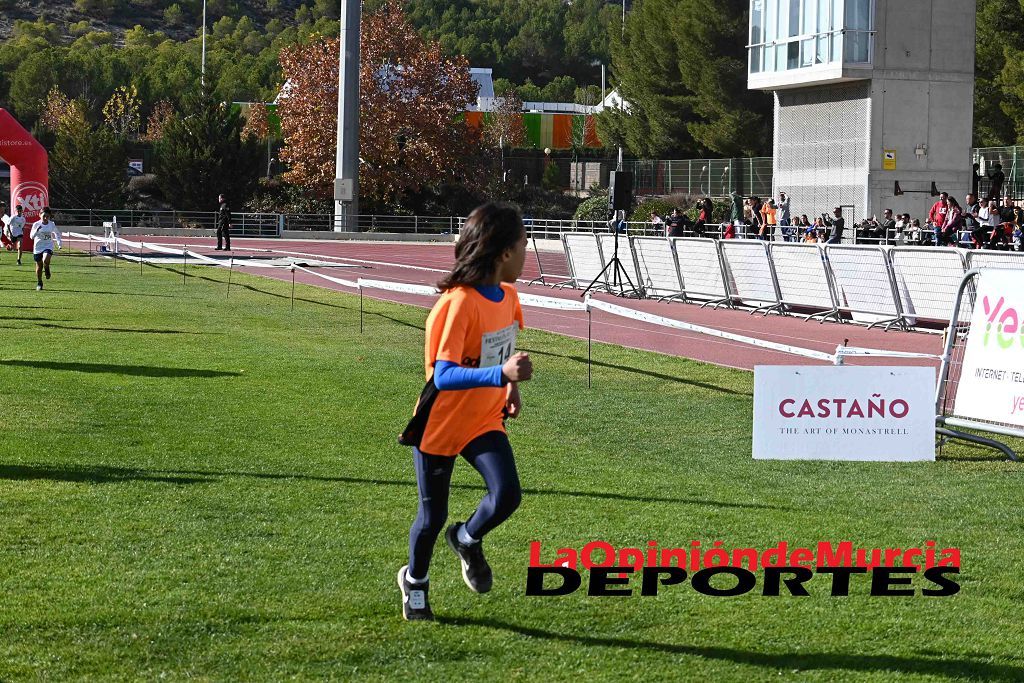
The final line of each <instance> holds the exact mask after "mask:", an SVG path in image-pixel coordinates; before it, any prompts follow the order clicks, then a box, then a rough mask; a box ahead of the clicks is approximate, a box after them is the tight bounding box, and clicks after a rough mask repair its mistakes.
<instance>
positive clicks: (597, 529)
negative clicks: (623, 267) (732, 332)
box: [0, 254, 1024, 681]
mask: <svg viewBox="0 0 1024 683" xmlns="http://www.w3.org/2000/svg"><path fill="white" fill-rule="evenodd" d="M30 270H31V269H30V267H29V266H28V265H26V266H24V267H22V268H20V269H19V268H16V267H15V266H14V265H13V259H12V258H10V256H9V255H8V254H3V258H2V261H0V294H2V297H0V327H2V328H3V335H2V338H3V351H2V352H0V387H2V403H3V414H4V417H5V418H6V419H5V420H4V425H3V428H2V430H0V453H2V456H0V458H2V459H0V511H2V518H0V567H2V569H0V600H2V605H3V609H0V680H4V681H7V680H24V679H47V680H67V679H84V678H88V679H121V680H129V679H131V680H135V679H155V678H158V677H159V678H166V679H169V680H181V679H186V678H188V679H200V680H277V679H284V678H293V677H294V678H299V679H324V678H333V679H360V680H402V679H417V680H420V679H422V680H476V679H487V680H503V679H521V680H621V679H643V680H650V681H663V680H723V681H725V680H743V681H759V680H769V679H770V680H802V681H834V680H857V681H865V680H867V681H889V680H893V679H897V678H898V679H901V680H911V681H925V680H983V679H989V680H1004V681H1011V680H1024V655H1022V652H1024V629H1022V628H1021V626H1020V620H1021V617H1020V614H1021V605H1022V595H1024V591H1022V579H1021V577H1022V572H1021V558H1022V557H1024V541H1022V531H1024V528H1022V522H1021V514H1020V508H1021V491H1022V489H1024V477H1022V474H1021V473H1022V471H1024V470H1022V466H1021V465H1018V464H1012V463H1004V462H1002V461H1000V459H999V458H998V457H997V455H995V454H993V453H991V452H988V451H984V450H980V449H975V448H967V447H956V448H947V449H946V451H945V457H944V458H943V459H941V460H940V461H939V462H937V463H929V464H909V465H908V464H854V463H792V462H753V461H752V459H751V457H750V441H751V428H750V419H751V403H752V397H751V392H752V385H753V377H752V375H751V374H749V373H744V372H739V371H734V370H727V369H722V368H718V367H712V366H706V365H701V364H698V363H695V362H691V361H687V360H683V359H677V358H670V357H665V356H660V355H656V354H649V353H641V352H636V351H630V350H623V349H618V348H614V347H609V346H601V345H597V346H595V360H596V361H597V365H596V366H595V368H594V388H593V389H590V390H588V389H587V387H586V377H587V372H586V364H585V360H586V353H587V349H586V344H585V343H584V342H580V341H577V340H571V339H565V338H561V337H557V336H554V335H551V334H546V333H542V332H536V331H527V332H525V333H524V334H523V335H522V337H521V343H520V346H521V347H525V349H526V350H528V351H530V352H531V353H532V355H533V358H534V363H535V368H536V379H535V380H534V381H532V382H530V383H529V384H527V385H524V387H523V395H524V401H525V411H524V416H523V417H522V419H521V420H519V421H518V422H516V423H514V424H512V425H511V427H510V435H511V439H512V443H513V446H514V448H515V450H516V454H517V460H518V464H519V470H520V474H521V477H522V480H523V486H524V489H525V492H524V500H523V505H522V507H521V508H520V510H519V511H518V512H517V513H516V515H515V516H513V518H512V519H511V520H510V521H509V522H508V523H507V524H505V525H503V526H502V527H500V528H499V529H498V530H497V531H495V532H494V533H493V534H492V535H491V536H489V537H488V539H487V553H488V556H489V558H490V561H491V564H492V566H493V567H494V571H495V588H494V590H493V591H492V592H491V593H489V594H488V595H485V596H478V595H474V594H471V593H470V592H469V591H468V590H467V589H466V587H465V586H464V585H463V583H462V580H461V578H460V577H459V574H458V565H457V562H456V561H455V560H454V556H452V555H451V553H450V552H449V551H448V549H447V548H446V547H444V546H443V545H439V546H438V548H437V551H436V554H435V561H434V564H433V566H432V567H431V578H432V585H431V602H432V605H433V608H434V612H435V613H436V615H437V616H438V621H437V622H435V623H426V624H425V623H412V624H410V623H405V622H403V621H402V619H401V616H400V603H399V594H398V590H397V587H396V585H395V573H396V571H397V570H398V567H399V566H401V565H402V564H404V562H405V556H406V548H407V538H408V528H409V524H410V522H411V520H412V518H413V516H414V514H415V504H416V492H415V485H414V475H413V471H412V466H411V460H410V456H409V453H408V452H407V450H406V449H403V448H401V447H399V446H398V445H397V444H396V443H395V436H396V434H397V433H398V432H399V431H400V430H401V428H402V427H403V426H404V423H405V420H406V419H407V417H408V414H409V412H410V410H411V406H412V403H413V401H414V399H415V397H416V395H417V394H418V391H419V389H420V386H421V384H422V335H423V332H422V326H423V323H424V321H425V318H426V311H425V310H423V309H417V308H412V307H405V306H399V305H392V304H387V303H382V302H378V301H368V302H367V316H366V326H365V332H364V333H363V334H362V335H360V333H359V317H358V299H357V298H355V297H354V296H349V295H345V294H339V293H337V292H328V291H325V290H320V289H315V288H310V287H301V286H300V287H299V288H298V289H297V300H296V305H295V310H294V312H293V311H291V310H290V302H289V296H288V295H289V291H290V287H289V285H288V284H287V283H282V282H275V281H270V280H264V279H259V278H255V277H247V276H239V275H237V274H236V275H235V277H234V282H235V284H234V285H233V287H232V290H231V296H230V298H226V297H225V293H226V287H225V285H224V282H225V279H226V276H227V274H226V272H223V271H214V270H211V269H200V268H191V269H189V274H190V275H191V277H189V278H188V282H187V284H184V285H183V284H182V277H181V275H180V273H178V274H176V273H174V272H170V271H169V270H165V269H160V268H153V267H146V269H145V270H144V272H142V273H140V270H139V267H138V266H137V265H134V266H133V265H128V264H125V263H119V264H118V266H117V268H114V267H113V265H112V263H111V262H110V261H108V260H101V259H98V258H97V259H91V260H90V259H88V258H86V257H83V256H77V257H70V256H68V255H67V254H58V256H57V257H56V258H55V263H54V271H55V273H54V280H52V281H51V282H49V283H48V285H47V289H46V290H45V291H43V292H35V291H33V290H32V286H33V284H34V283H33V278H32V275H31V272H30ZM527 316H529V310H527ZM527 319H528V321H529V318H527ZM454 484H455V488H454V489H453V495H452V500H451V514H452V519H453V520H455V519H464V518H465V517H466V516H467V515H468V514H469V513H470V512H471V511H472V509H473V507H474V505H475V502H476V500H477V499H478V498H479V497H480V496H481V495H482V492H483V490H482V487H481V482H480V480H479V477H478V476H477V474H476V473H475V472H474V471H473V470H472V468H470V467H469V466H468V465H466V464H465V463H460V464H459V466H458V467H457V468H456V473H455V478H454ZM594 539H601V540H606V541H609V542H611V543H613V544H615V545H617V546H637V545H640V546H641V547H642V546H643V545H644V544H645V543H646V542H647V541H648V540H652V539H653V540H657V541H659V542H660V543H661V544H662V546H686V545H688V544H689V542H690V541H691V540H693V539H696V540H700V541H701V542H702V543H703V544H705V545H710V544H711V542H712V541H714V540H723V541H725V544H726V546H727V547H745V546H754V547H761V548H766V547H769V546H772V545H774V544H776V543H778V542H779V541H782V540H785V541H787V542H789V543H790V545H792V546H798V545H810V546H813V545H814V544H816V543H817V542H818V541H823V540H829V541H839V540H851V541H853V542H854V544H855V545H858V546H863V547H908V546H921V545H922V544H923V543H924V542H925V541H926V540H929V539H930V540H934V541H936V542H938V544H939V546H958V547H960V548H961V550H962V554H963V570H962V574H961V575H960V579H959V580H960V582H961V585H962V590H961V592H960V594H959V595H956V596H954V597H950V598H924V597H920V596H917V597H908V598H881V597H874V598H873V597H869V596H868V595H867V590H866V589H857V590H855V591H854V595H852V596H850V597H847V598H833V597H829V596H828V586H827V584H822V583H818V581H817V579H815V581H812V582H811V583H810V584H809V588H810V589H811V593H812V595H811V596H810V597H803V598H794V597H778V598H768V597H763V596H761V595H760V594H759V591H755V592H754V593H752V594H749V595H745V596H741V597H735V598H712V597H706V596H702V595H700V594H698V593H696V592H694V590H693V589H692V588H690V586H689V585H688V584H686V585H682V586H674V587H671V588H667V589H664V591H663V592H662V594H661V595H660V596H658V597H644V598H641V597H639V595H634V596H633V597H628V598H607V597H606V598H598V597H588V596H587V595H586V594H585V591H584V590H580V591H578V592H576V593H575V594H573V595H571V596H566V597H561V598H541V597H527V596H526V595H525V583H526V567H527V560H528V543H529V542H530V541H531V540H539V541H542V542H543V544H544V546H545V548H546V549H547V551H548V552H550V551H552V550H553V549H554V548H555V547H558V546H567V547H576V548H579V547H580V546H581V545H582V544H583V543H585V542H587V541H590V540H594ZM857 585H863V583H860V584H858V583H857V582H856V581H855V586H857Z"/></svg>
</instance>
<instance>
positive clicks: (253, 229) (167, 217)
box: [53, 209, 280, 237]
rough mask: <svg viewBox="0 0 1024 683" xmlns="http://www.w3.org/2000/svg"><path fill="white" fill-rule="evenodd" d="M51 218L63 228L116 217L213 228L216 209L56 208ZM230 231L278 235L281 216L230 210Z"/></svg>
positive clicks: (135, 223) (137, 223)
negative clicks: (231, 211) (120, 209)
mask: <svg viewBox="0 0 1024 683" xmlns="http://www.w3.org/2000/svg"><path fill="white" fill-rule="evenodd" d="M53 220H54V222H55V223H57V225H59V226H61V227H63V228H87V227H100V226H102V225H103V224H104V223H110V222H113V221H115V220H116V221H117V223H118V225H119V226H121V227H122V228H153V229H157V230H162V229H185V230H202V229H206V230H214V229H216V227H217V212H216V211H142V210H132V209H125V210H123V211H115V210H108V209H55V210H54V216H53ZM231 220H232V224H233V228H232V230H231V234H232V235H237V236H239V237H277V236H278V235H279V234H280V232H279V230H280V219H279V216H278V214H276V213H232V214H231Z"/></svg>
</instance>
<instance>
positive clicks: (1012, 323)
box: [981, 296, 1024, 349]
mask: <svg viewBox="0 0 1024 683" xmlns="http://www.w3.org/2000/svg"><path fill="white" fill-rule="evenodd" d="M1005 304H1006V298H1005V297H1002V296H1001V297H999V301H997V302H996V303H995V304H993V303H992V302H991V301H990V300H989V298H988V297H987V296H985V297H982V299H981V306H982V310H984V312H985V321H986V322H985V336H984V337H983V338H982V345H983V346H985V347H987V346H988V345H989V341H990V340H993V339H994V340H995V342H996V344H997V345H998V346H999V348H1001V349H1008V348H1010V347H1011V346H1013V343H1014V341H1018V342H1020V345H1021V346H1024V335H1022V334H1021V329H1020V314H1019V313H1017V309H1016V308H1013V307H1007V308H1004V305H1005ZM993 327H995V335H993V334H992V331H993V330H992V328H993Z"/></svg>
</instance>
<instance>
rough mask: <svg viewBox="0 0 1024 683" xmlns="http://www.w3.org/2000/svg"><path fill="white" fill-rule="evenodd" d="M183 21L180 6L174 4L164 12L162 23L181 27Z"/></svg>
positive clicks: (183, 16) (183, 15) (183, 14)
mask: <svg viewBox="0 0 1024 683" xmlns="http://www.w3.org/2000/svg"><path fill="white" fill-rule="evenodd" d="M184 21H185V13H184V12H182V11H181V5H179V4H177V3H175V4H173V5H171V6H169V7H168V8H167V9H165V10H164V23H165V24H167V25H168V26H181V24H182V23H183V22H184Z"/></svg>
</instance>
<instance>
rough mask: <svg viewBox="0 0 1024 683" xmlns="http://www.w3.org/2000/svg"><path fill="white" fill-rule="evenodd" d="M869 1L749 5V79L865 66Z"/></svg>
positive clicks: (759, 1) (775, 0)
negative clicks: (823, 67) (833, 66)
mask: <svg viewBox="0 0 1024 683" xmlns="http://www.w3.org/2000/svg"><path fill="white" fill-rule="evenodd" d="M873 11H874V0H751V3H750V47H749V49H750V73H752V74H755V73H766V72H784V71H795V70H798V69H808V68H813V67H815V66H820V65H825V64H842V63H849V64H870V63H871V51H872V46H873V26H872V24H873Z"/></svg>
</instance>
